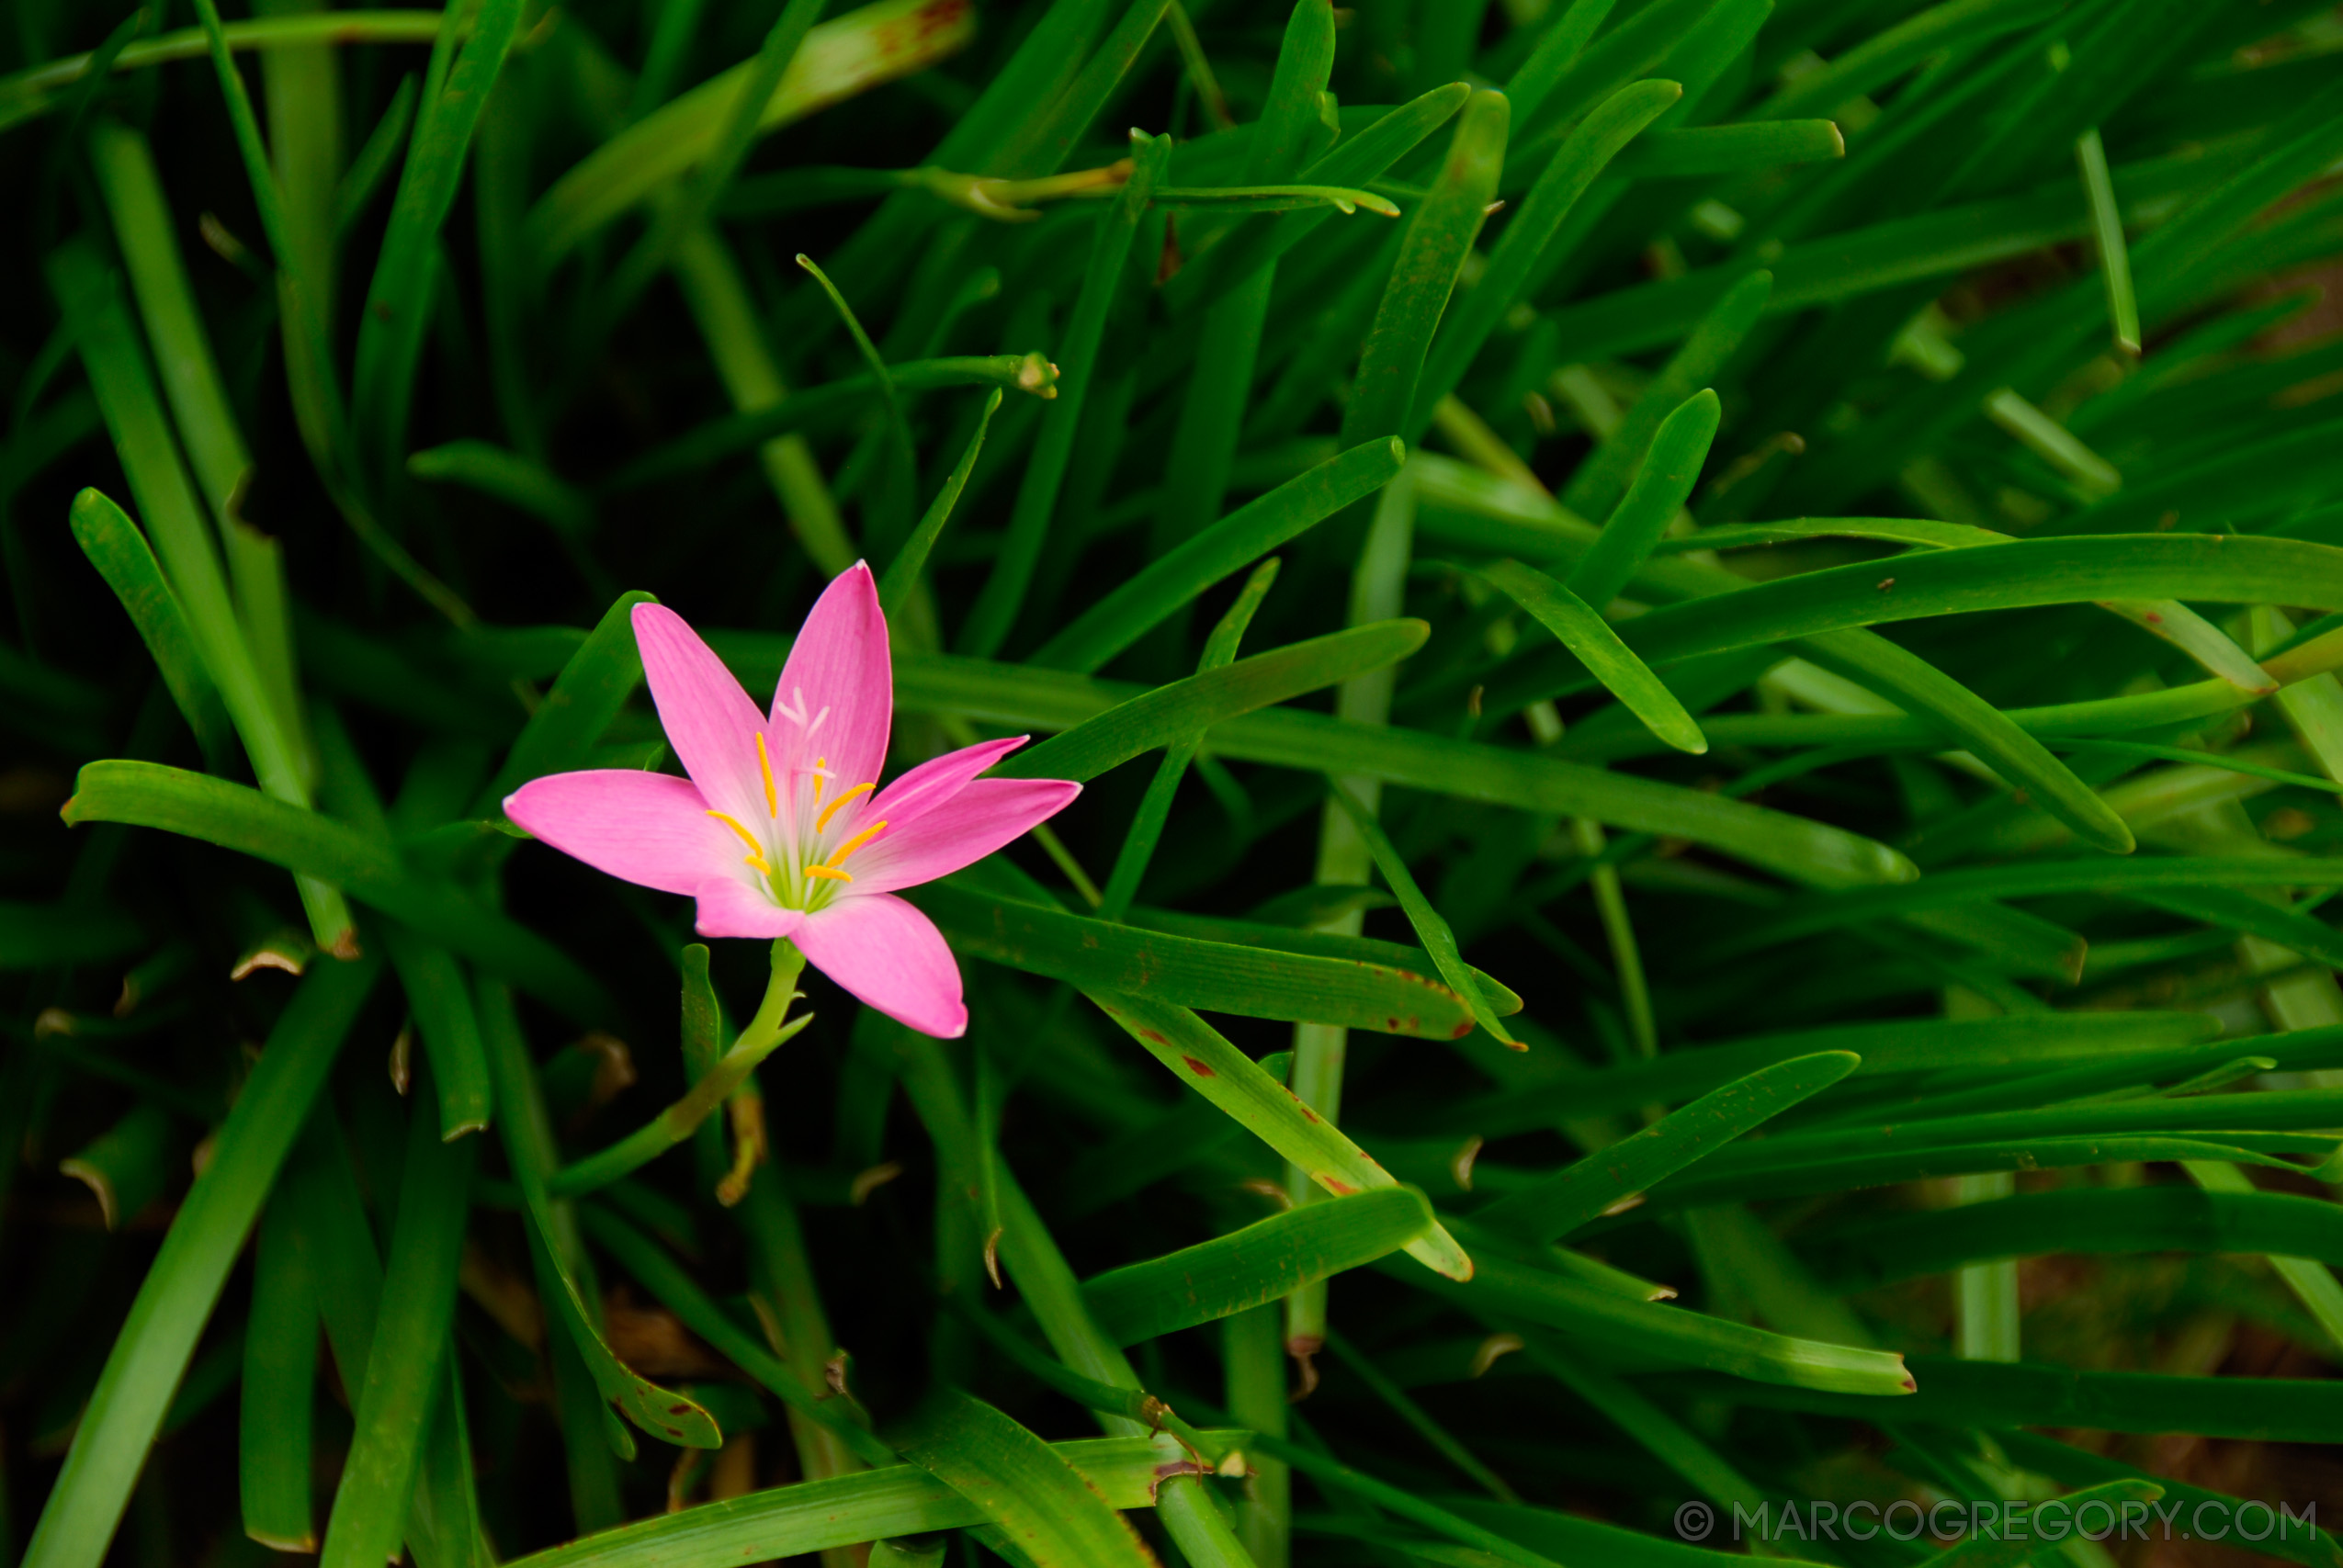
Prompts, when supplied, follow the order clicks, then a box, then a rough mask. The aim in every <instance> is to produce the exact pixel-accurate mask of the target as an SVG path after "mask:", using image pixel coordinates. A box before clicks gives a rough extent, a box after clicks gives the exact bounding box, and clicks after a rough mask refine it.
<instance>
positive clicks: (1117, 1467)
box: [513, 1432, 1241, 1568]
mask: <svg viewBox="0 0 2343 1568" xmlns="http://www.w3.org/2000/svg"><path fill="white" fill-rule="evenodd" d="M1206 1435H1207V1436H1211V1437H1213V1438H1216V1440H1217V1441H1219V1442H1221V1443H1223V1444H1229V1443H1235V1442H1237V1441H1239V1440H1240V1438H1241V1434H1239V1433H1234V1432H1230V1433H1207V1434H1206ZM1048 1446H1049V1448H1050V1449H1051V1450H1052V1451H1053V1452H1055V1453H1057V1454H1058V1455H1060V1456H1062V1457H1063V1458H1064V1459H1065V1460H1066V1461H1067V1462H1069V1463H1070V1464H1071V1465H1072V1466H1073V1467H1074V1469H1075V1471H1076V1472H1078V1473H1079V1474H1080V1475H1081V1477H1082V1478H1083V1479H1085V1480H1087V1481H1088V1482H1090V1483H1091V1484H1092V1485H1093V1486H1095V1487H1096V1488H1097V1495H1100V1496H1103V1497H1104V1499H1105V1500H1106V1503H1107V1504H1108V1506H1111V1507H1115V1508H1145V1507H1150V1506H1154V1504H1155V1500H1156V1484H1157V1481H1158V1475H1159V1472H1158V1466H1159V1465H1160V1464H1161V1462H1162V1460H1161V1456H1160V1454H1159V1453H1158V1452H1157V1451H1156V1449H1155V1446H1154V1444H1153V1443H1152V1442H1150V1441H1149V1439H1148V1438H1086V1439H1081V1440H1077V1441H1074V1442H1069V1443H1053V1444H1050V1445H1048ZM984 1518H985V1515H984V1513H983V1512H982V1510H980V1509H979V1508H978V1507H977V1506H976V1505H975V1504H973V1503H971V1502H969V1501H968V1500H967V1499H966V1498H964V1497H962V1496H961V1495H959V1494H958V1493H956V1492H955V1491H953V1490H952V1489H951V1488H950V1487H948V1486H946V1485H945V1483H943V1482H941V1481H939V1480H937V1479H936V1478H935V1477H934V1476H933V1475H931V1474H929V1473H928V1472H926V1471H925V1470H923V1469H922V1468H921V1467H919V1466H917V1465H910V1464H893V1465H889V1466H888V1467H887V1468H885V1469H884V1470H873V1471H868V1472H865V1473H863V1474H860V1475H848V1476H841V1477H839V1478H838V1479H836V1480H833V1481H812V1482H803V1483H798V1484H797V1485H794V1486H775V1487H768V1488H766V1489H765V1490H764V1491H760V1492H754V1493H751V1494H750V1495H747V1496H745V1497H741V1498H737V1499H735V1500H733V1501H731V1502H730V1503H717V1504H706V1505H702V1506H699V1507H696V1508H687V1509H685V1510H684V1511H683V1512H681V1513H678V1514H667V1515H661V1516H654V1517H651V1518H647V1519H638V1520H636V1521H634V1522H633V1523H631V1524H628V1525H627V1526H625V1527H624V1528H623V1529H616V1530H611V1531H608V1532H606V1533H605V1534H602V1535H597V1536H593V1537H589V1538H587V1539H585V1540H577V1541H572V1542H569V1543H567V1544H565V1545H561V1546H557V1547H552V1548H549V1549H548V1550H546V1551H539V1552H536V1553H533V1554H531V1555H529V1556H526V1557H521V1558H515V1559H514V1560H513V1561H514V1568H620V1565H621V1564H627V1563H637V1562H641V1561H642V1558H643V1554H644V1553H645V1552H648V1551H656V1552H659V1553H660V1557H661V1561H662V1562H663V1563H671V1564H673V1568H724V1565H727V1564H732V1563H737V1562H741V1561H743V1560H744V1559H743V1555H742V1554H743V1553H744V1552H747V1553H757V1552H764V1551H786V1552H788V1553H790V1554H791V1555H793V1556H794V1555H798V1554H800V1553H810V1552H814V1551H821V1550H823V1549H824V1548H826V1547H831V1546H850V1545H854V1544H855V1543H858V1542H861V1541H866V1540H874V1539H877V1538H879V1537H885V1536H903V1535H923V1534H926V1533H928V1532H929V1531H932V1530H944V1529H964V1528H966V1527H968V1526H970V1525H975V1524H979V1523H981V1522H982V1521H983V1520H984Z"/></svg>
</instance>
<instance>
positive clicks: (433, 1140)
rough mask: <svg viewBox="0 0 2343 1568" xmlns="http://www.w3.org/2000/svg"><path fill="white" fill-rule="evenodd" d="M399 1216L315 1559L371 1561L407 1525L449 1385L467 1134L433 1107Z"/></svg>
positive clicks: (341, 1567) (392, 1547)
mask: <svg viewBox="0 0 2343 1568" xmlns="http://www.w3.org/2000/svg"><path fill="white" fill-rule="evenodd" d="M409 1122H410V1125H411V1131H410V1134H409V1137H408V1140H407V1162H406V1170H405V1174H404V1176H403V1177H402V1180H401V1183H400V1189H399V1209H398V1216H399V1217H398V1221H397V1224H396V1225H395V1226H394V1228H393V1229H392V1231H391V1235H390V1258H389V1259H388V1261H387V1263H386V1265H385V1268H384V1270H383V1294H382V1311H381V1313H380V1314H379V1316H378V1317H377V1318H376V1320H375V1328H374V1339H373V1346H372V1349H371V1352H370V1354H369V1355H368V1359H367V1369H366V1383H365V1386H364V1388H363V1389H362V1390H361V1391H360V1392H359V1393H358V1395H357V1409H356V1412H355V1415H356V1418H357V1437H356V1438H355V1439H354V1440H353V1442H352V1444H351V1447H350V1452H349V1457H348V1458H347V1460H345V1461H344V1464H343V1468H342V1483H341V1486H340V1488H339V1489H338V1490H337V1491H336V1492H335V1494H334V1512H333V1516H332V1517H331V1518H330V1519H329V1520H328V1521H327V1523H326V1527H325V1547H324V1551H323V1553H321V1555H320V1558H319V1561H320V1562H321V1563H330V1564H333V1565H334V1568H354V1565H357V1564H365V1565H366V1568H372V1565H373V1563H374V1562H376V1561H378V1560H380V1561H385V1562H387V1561H388V1560H389V1559H390V1557H391V1556H392V1555H394V1554H395V1553H396V1552H397V1551H398V1549H399V1546H400V1543H401V1542H402V1540H404V1538H405V1535H406V1524H407V1516H408V1510H409V1506H410V1505H411V1503H412V1502H413V1495H414V1488H415V1476H416V1474H417V1472H418V1471H420V1469H421V1468H422V1463H423V1450H424V1440H425V1438H426V1437H427V1436H428V1434H429V1432H430V1429H431V1422H432V1416H433V1412H434V1408H435V1406H436V1404H437V1402H438V1401H439V1399H441V1398H442V1397H444V1396H445V1394H446V1393H447V1386H448V1384H447V1375H446V1357H447V1354H448V1348H449V1344H450V1340H449V1330H450V1328H451V1327H452V1326H453V1325H454V1323H455V1315H456V1269H457V1264H458V1260H459V1258H460V1257H461V1255H462V1252H463V1246H464V1226H465V1220H466V1218H467V1216H468V1215H469V1214H470V1209H471V1176H472V1157H473V1151H474V1150H475V1149H477V1148H478V1147H479V1145H477V1144H476V1143H474V1142H473V1141H471V1140H470V1139H460V1140H457V1141H455V1142H452V1143H451V1142H448V1141H447V1140H444V1139H443V1138H442V1137H441V1136H440V1133H439V1121H438V1118H437V1117H436V1116H435V1115H434V1114H432V1113H431V1111H429V1110H428V1109H427V1108H425V1107H422V1106H418V1107H416V1108H415V1110H414V1111H413V1112H411V1113H410V1116H409Z"/></svg>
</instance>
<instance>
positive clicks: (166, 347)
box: [89, 120, 252, 527]
mask: <svg viewBox="0 0 2343 1568" xmlns="http://www.w3.org/2000/svg"><path fill="white" fill-rule="evenodd" d="M89 150H90V161H91V163H92V164H93V165H94V166H95V167H96V171H97V177H98V184H99V186H100V187H101V188H102V189H103V190H104V191H105V193H106V203H107V207H108V209H109V210H110V212H111V213H112V216H113V220H114V231H115V236H116V238H117V239H118V241H119V243H120V249H121V255H122V261H123V265H125V266H127V267H128V268H129V269H130V288H131V291H132V293H133V294H134V295H135V296H136V297H137V299H138V302H139V314H140V316H141V318H142V319H143V320H144V321H145V322H146V331H147V336H148V338H149V340H150V341H151V342H152V343H153V345H154V360H155V371H156V375H157V378H159V379H160V380H161V381H162V383H163V390H164V395H165V396H167V397H168V398H169V399H170V402H171V414H172V418H173V421H174V423H176V425H177V426H178V430H179V435H180V438H181V439H182V440H184V441H185V442H186V443H187V457H188V460H189V461H190V462H191V463H192V464H193V465H194V468H195V477H196V482H197V484H198V487H199V488H200V490H201V491H202V493H203V499H204V501H205V502H207V503H208V504H209V507H210V511H211V515H212V516H213V518H214V519H216V520H217V521H218V522H219V523H220V525H221V526H222V527H225V526H226V525H227V522H228V519H229V517H230V515H231V513H232V509H233V507H234V504H235V502H236V500H237V496H238V492H239V491H241V490H242V489H243V485H244V482H245V479H246V477H247V475H248V474H249V472H250V470H251V468H252V456H251V454H250V453H249V452H248V451H246V449H245V447H244V442H243V435H242V434H239V433H238V431H237V429H236V426H235V422H234V419H233V416H232V415H231V414H230V412H228V396H227V393H226V391H225V389H223V388H222V387H221V380H220V367H219V365H218V363H217V362H216V361H215V360H214V358H213V357H212V353H211V340H210V336H209V333H206V332H205V331H204V329H203V318H202V317H201V316H200V315H199V314H198V313H197V310H196V303H195V294H194V291H193V290H192V289H191V288H189V287H188V284H187V264H186V262H185V261H184V260H183V259H182V258H181V257H180V254H179V243H178V238H177V236H176V235H175V232H174V231H173V229H172V224H171V216H170V206H169V203H168V201H167V200H166V198H165V197H164V193H163V183H162V180H161V178H160V176H159V175H157V174H156V173H155V168H154V156H153V152H151V151H150V150H149V149H148V147H147V142H146V138H144V137H143V136H141V135H140V134H139V133H138V132H137V131H135V130H130V129H129V128H128V127H126V126H122V125H119V124H117V123H116V122H114V121H112V120H101V121H99V122H98V123H97V124H96V125H95V126H93V127H92V128H91V131H90V141H89Z"/></svg>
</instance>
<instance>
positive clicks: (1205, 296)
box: [1163, 82, 1473, 312]
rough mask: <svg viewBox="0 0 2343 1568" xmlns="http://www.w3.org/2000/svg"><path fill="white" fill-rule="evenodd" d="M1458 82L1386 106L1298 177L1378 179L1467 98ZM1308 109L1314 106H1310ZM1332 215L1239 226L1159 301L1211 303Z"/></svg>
mask: <svg viewBox="0 0 2343 1568" xmlns="http://www.w3.org/2000/svg"><path fill="white" fill-rule="evenodd" d="M1472 91H1473V90H1472V88H1471V87H1470V86H1468V85H1466V84H1465V83H1462V82H1451V83H1450V84H1448V85H1446V86H1444V87H1434V88H1433V89H1432V91H1430V92H1428V93H1426V94H1424V95H1422V96H1421V97H1418V98H1415V99H1412V100H1410V101H1409V102H1408V103H1405V104H1402V105H1400V106H1399V107H1398V108H1395V109H1393V110H1392V111H1391V112H1390V113H1389V114H1387V115H1385V116H1384V117H1383V118H1380V119H1378V120H1376V121H1375V123H1374V124H1373V125H1371V126H1368V127H1367V128H1366V129H1365V130H1361V131H1359V132H1358V133H1356V134H1355V135H1352V136H1346V137H1344V138H1343V139H1342V140H1341V141H1338V142H1336V143H1335V144H1334V146H1333V148H1332V150H1331V151H1330V152H1327V153H1326V154H1325V155H1324V156H1323V157H1321V158H1319V160H1318V161H1317V162H1316V163H1314V164H1309V165H1308V166H1307V168H1304V169H1302V170H1301V171H1299V173H1298V175H1297V176H1296V177H1297V178H1300V179H1303V180H1306V181H1307V182H1309V183H1310V184H1312V185H1322V186H1341V187H1344V188H1346V189H1355V188H1357V187H1360V186H1365V185H1367V184H1368V183H1370V182H1371V181H1374V180H1376V179H1379V178H1381V177H1382V176H1383V175H1384V174H1385V173H1386V172H1387V171H1388V170H1389V169H1390V168H1391V166H1392V165H1393V164H1397V163H1398V161H1399V160H1400V159H1402V158H1404V157H1406V156H1407V155H1408V154H1409V152H1413V151H1414V150H1415V149H1416V148H1417V147H1418V146H1419V145H1421V143H1422V141H1423V140H1424V139H1425V138H1426V137H1428V136H1430V135H1431V134H1432V132H1433V131H1435V130H1439V129H1440V128H1441V127H1442V126H1443V125H1445V124H1446V123H1447V122H1448V120H1449V118H1450V117H1451V116H1453V115H1454V114H1455V112H1456V111H1457V110H1458V109H1459V108H1461V107H1463V106H1464V104H1465V101H1466V99H1467V98H1469V97H1471V96H1472ZM1312 112H1313V113H1315V108H1314V107H1313V111H1312ZM1332 216H1333V214H1332V213H1330V212H1328V211H1324V210H1319V211H1304V212H1294V213H1288V214H1287V215H1285V217H1282V218H1280V219H1278V220H1277V221H1275V222H1274V223H1266V224H1256V225H1252V226H1251V227H1249V228H1246V229H1239V231H1236V232H1235V233H1233V234H1231V235H1229V236H1228V237H1227V238H1226V239H1223V240H1222V241H1221V242H1220V243H1218V244H1217V245H1215V246H1214V247H1213V248H1211V249H1210V250H1207V251H1206V252H1205V254H1203V255H1202V256H1201V257H1199V258H1198V259H1197V260H1196V261H1195V262H1194V263H1193V264H1191V265H1188V266H1185V267H1183V268H1182V269H1181V270H1180V273H1179V276H1176V277H1174V278H1172V279H1171V282H1170V283H1168V284H1166V285H1165V286H1164V290H1163V294H1164V299H1165V302H1166V303H1167V304H1168V305H1169V306H1170V308H1171V310H1174V311H1179V312H1184V311H1187V310H1193V309H1194V308H1196V307H1197V306H1199V305H1207V304H1211V303H1213V302H1215V301H1217V300H1218V299H1222V298H1224V297H1226V296H1227V295H1228V293H1229V292H1231V291H1232V290H1234V289H1235V288H1238V287H1239V285H1241V284H1243V283H1244V282H1246V281H1247V280H1248V279H1250V278H1253V277H1256V276H1259V274H1260V272H1261V270H1262V268H1263V267H1266V266H1269V265H1272V264H1273V263H1274V262H1275V261H1276V260H1277V259H1278V258H1279V257H1280V256H1283V255H1285V254H1287V253H1289V252H1291V251H1292V250H1293V249H1294V248H1295V247H1296V245H1299V244H1300V243H1302V242H1303V241H1304V240H1306V239H1307V238H1308V237H1309V236H1310V235H1311V234H1312V233H1314V232H1315V231H1317V229H1318V228H1319V225H1320V224H1322V223H1324V222H1326V221H1327V220H1329V219H1330V218H1331V217H1332Z"/></svg>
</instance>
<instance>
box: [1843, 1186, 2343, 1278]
mask: <svg viewBox="0 0 2343 1568" xmlns="http://www.w3.org/2000/svg"><path fill="white" fill-rule="evenodd" d="M1808 1245H1810V1247H1811V1248H1812V1252H1811V1254H1810V1256H1812V1257H1813V1258H1815V1259H1816V1262H1817V1267H1818V1268H1819V1269H1821V1270H1822V1271H1823V1273H1824V1275H1825V1277H1826V1278H1827V1279H1828V1280H1829V1281H1830V1283H1832V1284H1833V1285H1834V1286H1837V1287H1839V1288H1842V1289H1847V1290H1856V1289H1867V1288H1870V1287H1871V1286H1873V1285H1878V1284H1885V1283H1887V1282H1889V1281H1891V1280H1909V1279H1915V1278H1918V1277H1919V1276H1921V1275H1927V1274H1937V1273H1943V1272H1946V1271H1948V1270H1950V1269H1958V1268H1960V1267H1962V1266H1964V1265H1965V1264H1970V1263H1983V1262H1990V1261H1993V1260H1996V1259H1999V1258H2031V1257H2036V1256H2039V1255H2041V1254H2043V1253H2050V1252H2077V1253H2087V1254H2088V1253H2117V1252H2259V1253H2265V1254H2269V1255H2272V1256H2277V1257H2283V1258H2306V1259H2315V1260H2317V1261H2319V1262H2322V1263H2343V1214H2338V1213H2337V1211H2336V1209H2335V1207H2334V1206H2333V1205H2332V1204H2330V1203H2327V1202H2326V1201H2324V1200H2321V1199H2316V1198H2305V1197H2301V1196H2298V1195H2295V1194H2292V1193H2280V1192H2258V1191H2254V1190H2250V1189H2244V1190H2239V1189H2219V1188H2215V1189H2209V1190H2208V1189H2191V1188H2187V1187H2168V1186H2158V1187H2135V1188H2125V1189H2115V1190H2108V1189H2089V1188H2077V1189H2068V1190H2062V1191H2053V1192H2023V1193H2020V1194H2018V1195H2017V1196H2016V1197H2012V1198H2002V1199H1997V1200H1995V1201H1991V1202H1986V1203H1964V1204H1962V1205H1960V1206H1959V1207H1957V1208H1951V1209H1936V1210H1930V1211H1929V1212H1927V1213H1912V1214H1906V1215H1902V1216H1899V1217H1898V1220H1897V1221H1896V1223H1895V1224H1880V1223H1877V1222H1869V1223H1862V1224H1848V1225H1841V1226H1836V1227H1831V1228H1829V1229H1828V1230H1826V1231H1824V1232H1822V1233H1821V1234H1818V1235H1815V1236H1814V1237H1813V1238H1812V1240H1811V1242H1810V1243H1809V1244H1808Z"/></svg>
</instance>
